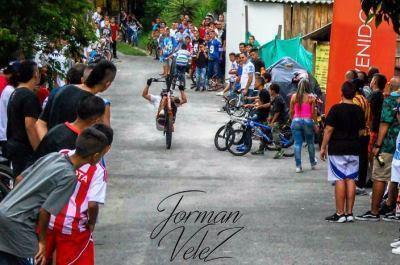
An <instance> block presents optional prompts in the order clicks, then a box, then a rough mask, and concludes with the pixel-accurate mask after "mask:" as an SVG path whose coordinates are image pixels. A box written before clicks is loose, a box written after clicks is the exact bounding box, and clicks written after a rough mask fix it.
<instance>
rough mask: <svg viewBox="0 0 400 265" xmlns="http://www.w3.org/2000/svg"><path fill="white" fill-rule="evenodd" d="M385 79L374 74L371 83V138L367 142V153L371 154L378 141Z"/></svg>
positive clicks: (380, 75)
mask: <svg viewBox="0 0 400 265" xmlns="http://www.w3.org/2000/svg"><path fill="white" fill-rule="evenodd" d="M386 83H387V78H386V77H385V76H384V75H382V74H375V75H374V77H373V78H372V81H371V85H370V87H371V89H372V94H371V95H370V98H369V103H370V108H371V116H372V123H371V133H370V135H371V138H370V141H369V146H368V151H369V152H370V153H371V152H372V149H373V148H374V144H375V142H376V140H377V139H378V132H379V124H380V123H381V112H382V105H383V100H384V96H383V90H384V89H385V87H386Z"/></svg>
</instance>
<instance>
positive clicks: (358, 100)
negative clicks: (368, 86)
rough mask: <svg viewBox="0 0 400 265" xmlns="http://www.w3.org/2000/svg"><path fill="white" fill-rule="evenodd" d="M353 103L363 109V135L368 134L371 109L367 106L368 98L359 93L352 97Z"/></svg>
mask: <svg viewBox="0 0 400 265" xmlns="http://www.w3.org/2000/svg"><path fill="white" fill-rule="evenodd" d="M353 103H354V104H356V105H358V106H359V107H361V109H362V110H363V111H364V119H365V126H366V127H365V131H366V132H365V134H364V135H365V136H367V135H369V132H370V124H371V109H370V106H369V102H368V100H367V99H366V98H365V97H364V96H363V95H360V94H357V95H356V96H355V97H354V98H353Z"/></svg>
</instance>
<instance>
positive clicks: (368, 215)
mask: <svg viewBox="0 0 400 265" xmlns="http://www.w3.org/2000/svg"><path fill="white" fill-rule="evenodd" d="M356 220H358V221H372V222H377V221H379V220H380V218H379V214H378V215H375V214H373V213H371V211H368V212H366V213H365V214H363V215H358V216H356Z"/></svg>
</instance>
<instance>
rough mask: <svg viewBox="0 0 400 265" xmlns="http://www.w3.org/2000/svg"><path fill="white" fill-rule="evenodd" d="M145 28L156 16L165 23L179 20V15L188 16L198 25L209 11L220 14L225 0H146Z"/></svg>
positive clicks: (223, 8)
mask: <svg viewBox="0 0 400 265" xmlns="http://www.w3.org/2000/svg"><path fill="white" fill-rule="evenodd" d="M144 9H145V17H144V19H143V22H144V24H145V26H146V28H148V27H149V25H150V23H151V21H152V20H154V19H155V18H156V17H157V16H160V17H161V18H162V19H164V20H165V21H166V22H167V24H170V23H171V22H174V21H177V20H179V18H180V16H181V15H189V17H190V18H191V19H192V20H193V21H194V22H195V24H196V25H198V24H199V23H200V22H201V21H202V20H203V19H204V17H205V15H206V14H207V13H209V12H212V13H215V14H220V13H223V12H225V10H226V0H146V1H145V3H144Z"/></svg>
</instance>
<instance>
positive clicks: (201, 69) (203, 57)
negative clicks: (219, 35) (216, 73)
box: [196, 43, 208, 91]
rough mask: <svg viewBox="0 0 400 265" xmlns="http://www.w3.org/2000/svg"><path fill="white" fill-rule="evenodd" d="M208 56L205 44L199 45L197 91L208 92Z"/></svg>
mask: <svg viewBox="0 0 400 265" xmlns="http://www.w3.org/2000/svg"><path fill="white" fill-rule="evenodd" d="M207 61H208V55H207V52H206V47H205V46H204V43H200V44H199V52H198V53H197V55H196V91H199V90H200V89H201V91H205V90H206V85H205V83H206V73H207V70H206V67H207Z"/></svg>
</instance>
